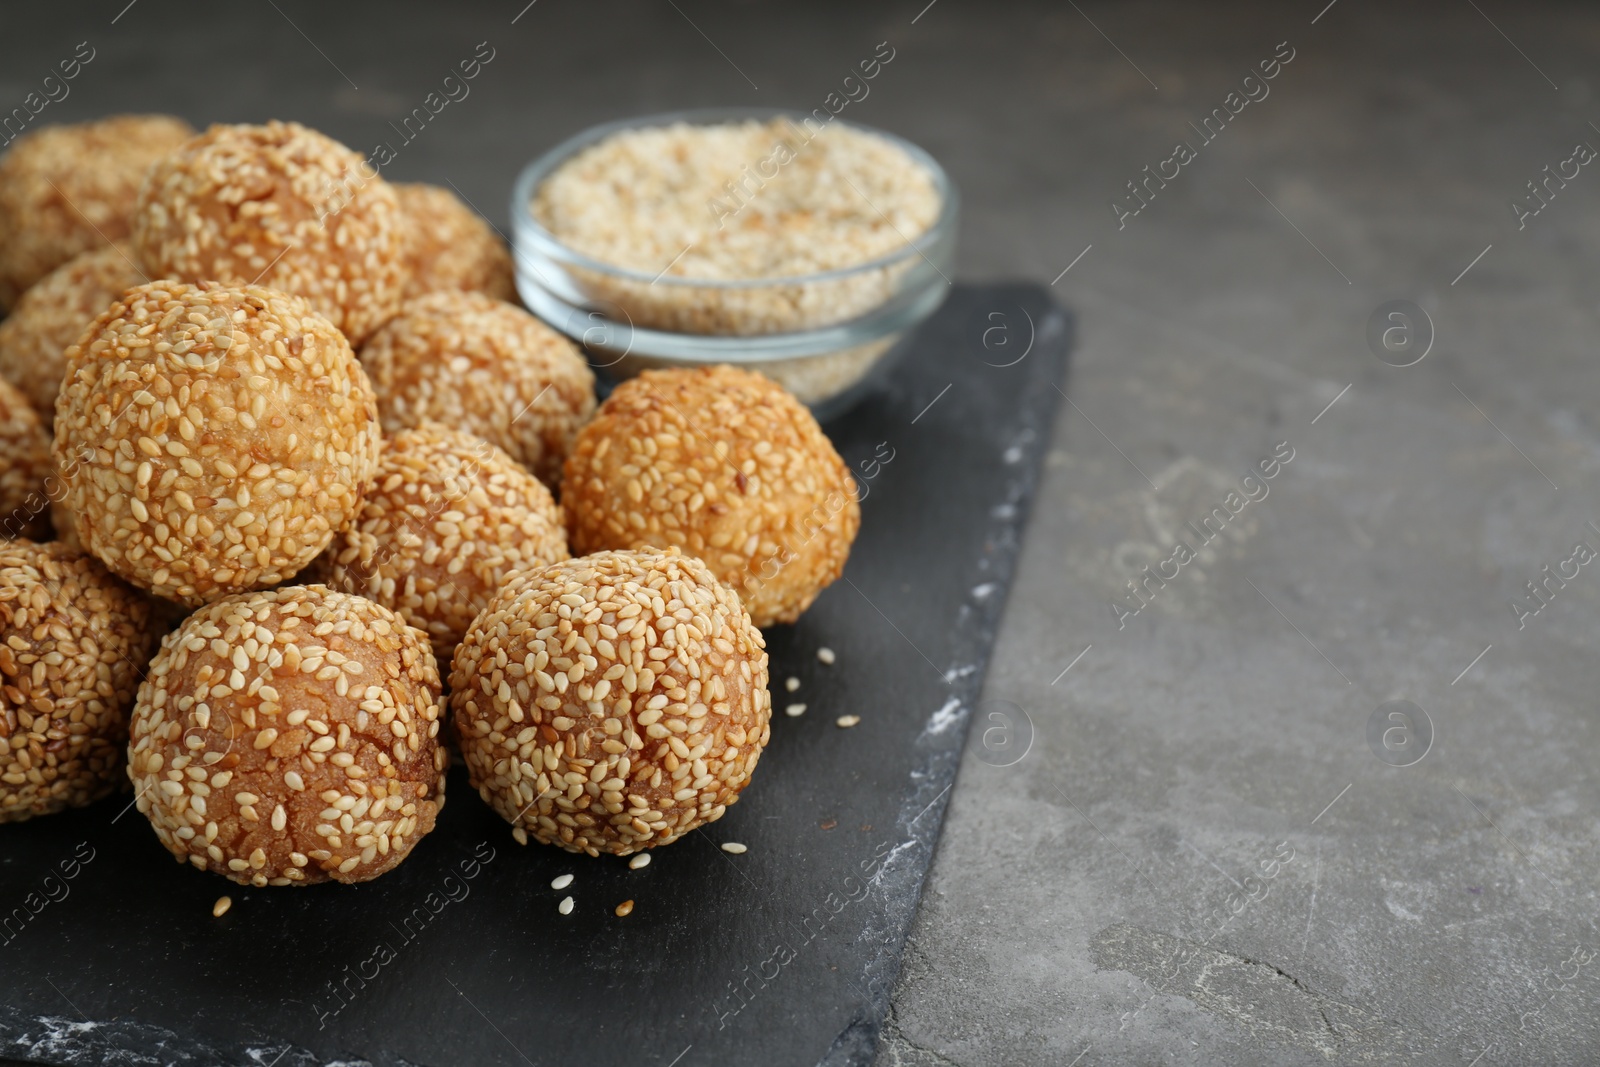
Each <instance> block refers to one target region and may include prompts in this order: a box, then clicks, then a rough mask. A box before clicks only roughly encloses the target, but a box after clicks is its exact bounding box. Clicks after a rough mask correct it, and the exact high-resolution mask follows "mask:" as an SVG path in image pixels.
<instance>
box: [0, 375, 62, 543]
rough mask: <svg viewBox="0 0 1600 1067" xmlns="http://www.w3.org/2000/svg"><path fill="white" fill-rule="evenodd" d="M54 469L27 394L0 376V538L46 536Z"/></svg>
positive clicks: (47, 445)
mask: <svg viewBox="0 0 1600 1067" xmlns="http://www.w3.org/2000/svg"><path fill="white" fill-rule="evenodd" d="M54 470H55V464H54V461H53V460H52V459H51V458H50V435H49V434H48V433H46V432H45V428H44V424H43V423H41V422H40V421H39V416H38V414H37V413H36V412H35V411H34V410H33V406H32V405H30V404H29V403H28V398H27V397H25V396H23V395H22V393H21V392H19V391H18V390H17V388H16V386H14V385H12V384H11V383H10V382H7V381H4V380H0V538H5V537H34V538H39V539H41V540H44V539H48V538H49V536H50V499H49V496H48V495H47V490H48V488H50V487H51V486H53V485H54V484H55V483H54V480H53V479H51V474H52V472H53V471H54ZM57 491H58V492H59V488H58V489H57Z"/></svg>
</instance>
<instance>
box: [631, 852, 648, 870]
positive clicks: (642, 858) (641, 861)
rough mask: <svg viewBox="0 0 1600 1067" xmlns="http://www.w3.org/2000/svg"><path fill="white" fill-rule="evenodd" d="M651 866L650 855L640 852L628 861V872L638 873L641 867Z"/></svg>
mask: <svg viewBox="0 0 1600 1067" xmlns="http://www.w3.org/2000/svg"><path fill="white" fill-rule="evenodd" d="M648 866H650V853H648V852H640V853H637V854H635V855H634V857H633V858H632V859H630V860H629V861H628V870H630V871H637V870H638V869H639V868H641V867H648Z"/></svg>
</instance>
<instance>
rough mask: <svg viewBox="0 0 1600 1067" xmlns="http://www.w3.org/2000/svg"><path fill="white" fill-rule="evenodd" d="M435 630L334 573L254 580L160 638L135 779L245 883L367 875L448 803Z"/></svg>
mask: <svg viewBox="0 0 1600 1067" xmlns="http://www.w3.org/2000/svg"><path fill="white" fill-rule="evenodd" d="M440 715H441V706H440V700H439V671H438V666H437V663H436V662H435V660H434V656H433V650H432V648H430V647H429V645H428V639H427V636H426V635H425V634H423V633H421V632H420V631H418V630H416V629H414V628H412V627H410V626H407V625H406V624H405V622H404V621H403V620H401V619H400V617H399V616H397V615H395V614H394V613H393V612H392V611H390V610H389V609H388V608H385V607H382V606H381V605H378V604H374V603H372V601H370V600H365V599H363V598H361V597H357V596H350V595H348V594H346V593H340V592H336V591H334V590H331V589H328V588H327V587H325V586H320V585H309V586H294V587H289V588H283V589H271V590H263V591H260V592H255V593H242V594H240V595H238V596H233V597H229V598H227V599H226V600H220V601H218V602H217V603H215V604H212V605H210V606H209V607H205V608H202V609H200V610H199V611H197V612H195V613H194V614H193V615H191V616H189V618H188V619H187V620H186V621H185V622H184V624H183V625H182V626H181V627H179V628H178V629H177V630H175V631H174V632H173V633H171V634H169V635H168V636H167V638H166V639H165V640H164V641H162V643H161V651H160V652H158V653H156V657H155V659H154V660H152V661H151V663H150V674H149V677H148V678H147V679H146V680H145V683H144V684H143V685H142V686H140V687H139V699H138V703H137V704H136V705H135V706H134V710H133V723H132V739H131V741H130V742H129V745H128V776H129V777H130V778H131V779H132V780H133V785H134V790H135V796H136V798H137V802H138V806H139V810H140V811H141V812H143V813H144V814H145V815H146V816H148V817H149V819H150V824H151V825H152V826H153V827H155V831H156V836H157V837H159V838H160V839H161V843H162V844H163V845H165V846H166V847H167V849H168V850H169V851H171V852H172V854H173V855H174V856H176V857H177V858H178V859H179V860H180V861H183V860H187V861H188V862H189V863H191V864H192V865H194V866H195V867H198V868H200V869H201V870H210V871H214V872H215V873H217V874H220V875H222V876H223V877H225V878H230V879H232V880H233V881H235V882H238V883H240V884H242V885H255V886H265V885H307V884H310V883H313V882H324V881H328V880H330V879H331V880H333V881H338V882H364V881H368V880H370V879H372V878H376V877H377V876H378V875H380V874H383V873H384V872H385V871H388V870H390V869H391V868H393V867H394V866H396V865H397V864H399V863H400V861H401V860H403V859H404V858H405V857H406V855H407V853H409V852H410V850H411V848H412V846H413V845H415V844H416V842H417V841H418V840H419V839H420V838H421V837H422V836H423V835H424V834H426V833H428V832H429V831H430V830H432V829H433V824H434V819H435V817H436V816H437V814H438V811H439V808H440V807H442V806H443V804H444V785H445V775H444V770H445V762H446V756H445V750H444V748H443V746H442V745H440V744H439V742H438V733H439V720H440Z"/></svg>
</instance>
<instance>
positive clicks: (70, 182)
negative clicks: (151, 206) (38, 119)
mask: <svg viewBox="0 0 1600 1067" xmlns="http://www.w3.org/2000/svg"><path fill="white" fill-rule="evenodd" d="M193 135H194V129H193V127H191V126H190V125H189V124H188V123H187V122H184V121H183V120H182V119H176V118H173V117H172V116H170V115H114V116H112V117H111V118H106V119H101V120H99V121H97V122H83V123H77V124H75V125H70V126H46V127H44V128H43V129H39V130H35V131H33V132H32V133H27V134H24V135H23V136H21V137H19V138H17V140H16V142H15V143H14V144H13V146H12V148H11V150H10V151H9V152H7V153H6V154H5V157H4V158H0V309H4V308H9V307H11V306H12V305H13V304H14V303H16V300H17V297H18V296H20V295H21V294H22V292H23V290H25V289H27V288H28V286H30V285H32V284H33V283H34V282H36V281H38V280H39V279H40V278H43V277H44V276H45V275H46V274H48V273H50V271H52V270H54V269H55V268H56V267H58V266H60V265H61V264H63V263H65V262H66V261H67V260H69V259H71V258H72V257H73V256H75V255H77V254H78V253H79V252H86V251H88V250H89V249H91V248H100V247H101V246H103V245H104V244H105V243H106V242H107V241H121V240H125V239H126V238H127V236H128V225H129V218H130V216H132V214H133V206H134V201H135V199H136V198H137V197H138V194H139V183H140V182H141V181H142V180H143V179H144V175H145V171H147V170H148V169H149V168H150V165H151V164H153V163H155V162H156V160H158V159H160V158H161V157H162V156H164V155H166V154H167V153H168V152H170V151H172V150H173V149H175V148H177V147H178V146H179V145H181V144H182V143H183V142H184V141H186V140H188V139H189V138H190V137H191V136H193Z"/></svg>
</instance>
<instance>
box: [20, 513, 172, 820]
mask: <svg viewBox="0 0 1600 1067" xmlns="http://www.w3.org/2000/svg"><path fill="white" fill-rule="evenodd" d="M155 637H156V629H155V627H154V626H153V625H152V623H151V618H150V605H149V603H148V602H147V601H146V600H145V599H144V598H143V597H142V596H140V595H139V594H137V593H135V592H134V591H133V590H132V589H129V588H128V587H127V586H125V585H123V584H122V583H121V582H119V581H117V580H116V579H115V578H113V577H112V576H111V575H110V574H109V573H108V572H107V571H106V569H105V568H104V567H102V566H101V565H100V564H99V563H97V562H96V561H95V560H93V559H90V558H89V557H88V556H86V555H84V554H83V553H81V552H74V551H73V550H72V549H69V548H67V547H66V546H65V545H60V544H43V545H39V544H34V543H33V542H32V541H9V542H6V543H3V544H0V822H15V821H18V820H21V819H28V818H32V817H33V816H35V815H48V814H49V813H51V812H55V811H60V810H62V809H63V808H81V807H83V806H84V805H85V804H89V803H92V802H93V801H96V800H99V799H100V798H101V797H103V796H107V795H108V794H110V793H111V792H112V791H113V790H115V789H116V788H117V787H118V786H119V785H121V784H122V761H123V755H124V753H125V752H126V751H127V743H128V709H129V708H130V707H132V706H133V698H134V692H135V689H136V688H137V687H138V685H139V675H140V672H142V671H143V670H144V666H145V664H146V662H148V661H149V659H150V652H151V650H152V649H153V648H154V647H155Z"/></svg>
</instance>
